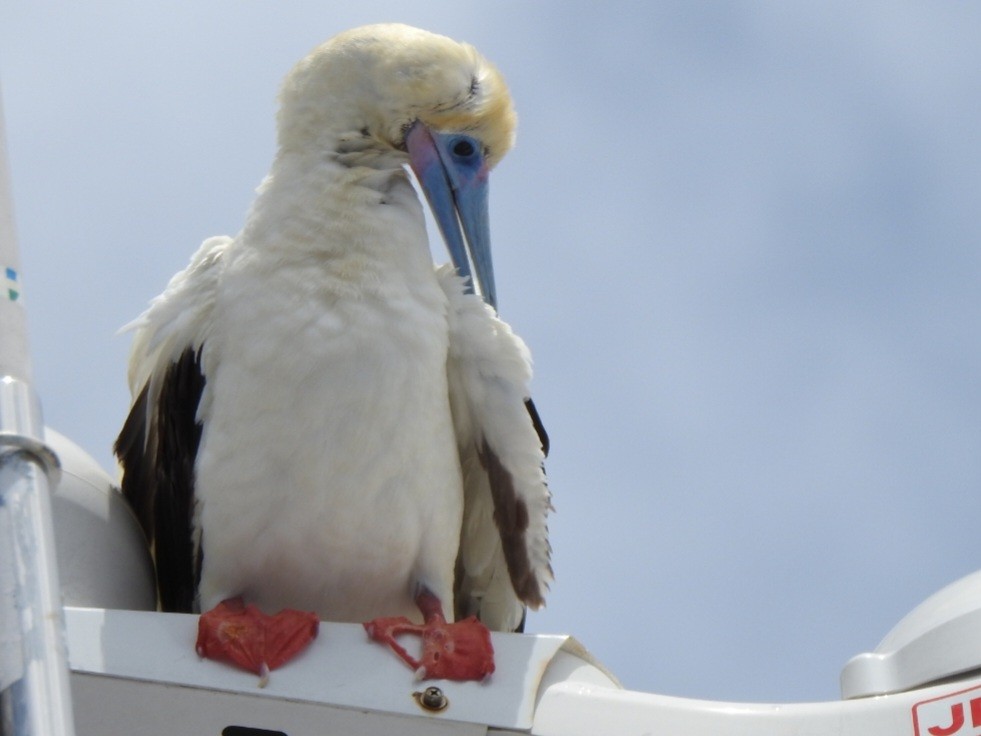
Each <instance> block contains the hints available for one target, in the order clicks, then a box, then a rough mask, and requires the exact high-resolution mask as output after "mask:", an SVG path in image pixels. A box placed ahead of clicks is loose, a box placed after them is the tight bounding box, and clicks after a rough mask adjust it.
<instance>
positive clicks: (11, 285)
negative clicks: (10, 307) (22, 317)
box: [4, 266, 20, 302]
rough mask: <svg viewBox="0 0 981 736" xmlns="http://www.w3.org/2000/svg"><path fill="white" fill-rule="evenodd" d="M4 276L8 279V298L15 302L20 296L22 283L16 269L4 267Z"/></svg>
mask: <svg viewBox="0 0 981 736" xmlns="http://www.w3.org/2000/svg"><path fill="white" fill-rule="evenodd" d="M4 277H5V279H6V289H7V298H8V299H9V300H10V301H12V302H15V301H17V300H18V299H19V298H20V284H19V283H18V282H17V271H16V269H13V268H10V266H7V268H5V269H4Z"/></svg>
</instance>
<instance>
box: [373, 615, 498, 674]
mask: <svg viewBox="0 0 981 736" xmlns="http://www.w3.org/2000/svg"><path fill="white" fill-rule="evenodd" d="M364 628H365V631H367V632H368V636H369V637H370V638H371V639H373V640H374V641H377V642H379V643H381V644H387V645H388V646H389V647H390V648H391V649H392V651H394V652H395V654H396V655H397V656H398V657H399V658H400V659H402V661H404V662H405V663H406V664H407V665H409V667H411V668H412V669H413V670H414V671H415V675H416V679H417V680H483V679H485V678H486V677H488V676H490V675H491V673H493V672H494V647H493V645H492V644H491V638H490V631H489V630H488V628H487V627H486V626H484V625H483V624H482V623H480V621H478V620H477V619H476V617H474V616H470V617H469V618H466V619H464V620H463V621H457V622H456V623H447V622H446V621H444V620H442V617H441V616H440V617H434V618H433V619H431V620H429V621H427V622H426V623H424V624H414V623H412V622H411V621H409V619H407V618H405V617H404V616H398V617H394V618H377V619H374V620H373V621H368V622H367V623H365V624H364ZM402 634H414V635H416V636H419V637H421V638H422V656H421V657H420V658H419V659H416V658H415V657H413V656H412V655H411V654H409V653H408V652H407V651H406V650H405V648H404V647H403V646H402V645H401V644H399V643H398V641H397V640H396V637H397V636H400V635H402Z"/></svg>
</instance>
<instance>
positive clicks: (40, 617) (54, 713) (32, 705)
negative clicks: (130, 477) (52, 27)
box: [0, 105, 75, 736]
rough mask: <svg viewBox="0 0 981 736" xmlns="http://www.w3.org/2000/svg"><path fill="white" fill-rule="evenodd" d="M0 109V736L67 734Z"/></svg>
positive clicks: (36, 418) (43, 459)
mask: <svg viewBox="0 0 981 736" xmlns="http://www.w3.org/2000/svg"><path fill="white" fill-rule="evenodd" d="M9 170H10V169H9V165H8V162H7V148H6V136H5V131H4V119H3V108H2V105H0V735H2V736H73V734H74V733H75V728H74V725H73V720H72V705H71V693H70V691H69V687H68V658H67V654H66V650H65V625H64V613H63V611H62V607H61V590H60V587H59V584H58V570H57V563H56V560H55V547H54V530H53V527H52V521H51V499H50V486H53V485H54V484H55V483H56V482H57V474H58V461H57V458H56V457H55V455H54V453H53V452H52V451H51V450H50V448H48V446H47V445H46V444H45V443H44V424H43V422H42V420H41V406H40V403H39V401H38V398H37V394H36V393H35V392H34V389H33V388H32V386H31V361H30V355H29V353H28V344H27V318H26V314H25V311H24V299H23V292H22V288H21V283H22V282H21V275H20V259H19V257H18V253H17V242H16V239H15V236H14V218H13V199H12V197H11V192H10V174H9Z"/></svg>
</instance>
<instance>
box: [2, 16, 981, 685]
mask: <svg viewBox="0 0 981 736" xmlns="http://www.w3.org/2000/svg"><path fill="white" fill-rule="evenodd" d="M348 5H349V7H337V5H336V4H327V3H322V2H320V3H314V2H293V3H259V2H231V1H228V2H200V1H198V2H173V3H168V4H167V5H166V6H165V7H164V6H159V7H157V6H154V7H148V6H145V4H135V3H125V2H122V1H121V0H107V1H106V2H101V3H87V4H81V3H78V4H75V3H45V2H38V3H31V4H26V3H15V2H13V1H12V0H0V82H2V85H3V96H4V107H5V111H6V122H7V139H8V147H9V154H10V159H11V166H12V179H13V189H14V196H15V205H16V215H17V225H18V233H19V238H20V243H21V250H22V259H23V266H24V278H25V282H26V284H25V286H26V299H27V304H28V308H29V319H30V327H31V340H32V344H33V348H34V362H35V378H36V383H37V387H38V389H39V391H40V393H41V397H42V400H43V403H44V408H45V415H46V419H47V421H48V423H49V424H50V425H51V426H53V427H55V428H56V429H58V430H60V431H61V432H63V433H65V434H67V435H68V436H69V437H71V438H73V439H74V440H75V441H76V442H78V443H79V444H81V445H82V446H83V447H85V448H86V449H87V450H88V451H89V452H90V453H91V454H92V455H93V456H94V457H96V459H98V460H99V461H100V462H101V463H102V464H104V465H105V466H107V467H111V456H110V450H109V448H110V445H111V442H112V440H113V438H114V436H115V433H116V431H117V429H118V427H119V425H120V423H121V421H122V419H123V417H124V415H125V412H126V409H127V403H128V396H127V392H126V388H125V359H126V351H127V347H128V338H127V337H125V336H118V335H117V334H116V330H117V329H118V328H119V327H120V326H121V325H122V324H124V323H125V322H127V321H129V320H130V319H131V318H132V317H134V316H135V315H136V314H138V313H139V312H140V311H141V310H142V309H143V308H144V306H145V304H146V303H147V301H148V300H149V299H150V298H151V297H153V296H154V295H156V294H157V293H159V292H160V291H161V289H162V288H163V286H164V284H165V283H166V281H167V279H168V278H169V277H170V276H171V274H172V273H173V272H174V271H176V270H177V269H179V268H181V267H183V265H184V264H185V263H186V261H187V259H188V257H189V256H190V254H191V252H192V251H193V250H194V249H195V248H196V247H197V245H198V244H199V243H200V242H201V241H202V240H203V239H204V238H205V237H207V236H210V235H214V234H220V233H229V234H234V233H235V232H236V231H237V230H238V228H239V227H240V226H241V224H242V221H243V216H244V213H245V211H246V209H247V207H248V205H249V203H250V201H251V198H252V193H253V190H254V188H255V186H256V185H257V184H258V183H259V181H260V179H261V178H262V176H263V175H264V174H265V172H266V170H267V168H268V165H269V163H270V161H271V157H272V153H273V116H274V113H275V95H276V91H277V87H278V84H279V81H280V80H281V78H282V77H283V75H284V74H285V73H286V71H287V70H288V69H289V68H290V66H291V65H292V64H293V62H294V61H296V60H297V59H298V58H300V57H301V56H302V55H303V54H305V53H306V52H307V51H308V50H309V49H310V48H311V47H313V46H314V45H316V44H317V43H319V42H320V41H322V40H325V39H326V38H328V37H330V36H332V35H333V34H334V33H336V32H339V31H341V30H344V29H346V28H349V27H352V26H355V25H360V24H363V23H369V22H378V21H388V20H398V21H402V22H407V23H411V24H414V25H418V26H421V27H424V28H428V29H430V30H433V31H438V32H441V33H445V34H447V35H450V36H453V37H455V38H458V39H461V40H467V41H469V42H471V43H473V44H474V45H475V46H477V47H478V48H479V49H480V50H481V51H482V52H483V53H484V54H485V55H487V56H488V57H489V58H491V59H492V60H494V61H495V63H496V64H497V65H498V66H499V67H500V68H501V69H502V71H503V72H504V74H505V76H506V77H507V79H508V81H509V83H510V85H511V89H512V92H513V94H514V97H515V100H516V105H517V109H518V113H519V118H520V121H519V134H518V145H517V147H516V148H515V150H514V151H513V152H512V153H511V154H510V155H509V157H508V158H507V159H506V160H505V161H504V162H503V163H502V164H501V165H500V166H499V167H498V169H497V170H496V171H495V173H494V176H493V178H492V184H491V186H492V194H491V207H492V212H491V217H492V234H493V239H494V249H495V269H496V272H497V282H498V295H499V302H500V308H501V313H502V316H504V318H505V319H507V320H508V321H509V322H511V323H512V325H513V326H514V327H515V329H516V330H517V331H518V332H519V333H520V334H521V335H522V336H523V337H524V338H525V339H526V341H527V342H528V343H529V345H530V346H531V348H532V351H533V353H534V356H535V361H536V378H535V383H534V389H535V398H536V402H537V404H538V406H539V409H540V411H541V413H542V415H543V419H544V421H545V423H546V426H547V427H548V429H549V432H550V434H551V437H552V448H553V450H552V456H551V458H550V460H549V463H548V471H549V476H550V483H551V487H552V488H553V491H554V493H555V503H556V506H557V508H558V512H557V514H556V515H555V517H554V519H553V521H552V524H551V528H552V537H553V544H554V547H555V568H556V573H557V579H556V582H555V585H554V587H553V591H552V594H551V596H550V598H549V605H548V608H547V609H546V610H545V611H544V612H542V613H539V614H536V615H535V616H533V617H532V618H531V622H530V628H531V629H532V630H534V631H538V632H561V633H572V634H574V635H575V636H577V637H578V638H579V639H580V640H581V641H583V642H584V643H585V644H586V646H587V647H588V648H590V649H591V650H592V651H593V652H594V653H595V654H596V655H597V656H598V657H599V658H600V659H601V660H602V661H603V662H604V663H606V664H607V665H608V666H609V667H610V668H611V669H612V670H613V671H614V672H615V673H617V674H618V675H619V676H620V678H621V679H622V680H623V681H624V682H625V684H626V685H627V686H629V687H632V688H635V689H641V690H648V691H654V692H659V693H664V694H671V695H681V696H687V697H698V698H710V699H724V700H753V701H801V700H824V699H834V698H836V697H837V696H838V680H837V678H838V673H839V670H840V668H841V667H842V665H843V664H844V663H845V662H846V661H847V660H848V658H849V657H851V656H852V655H854V654H858V653H859V652H862V651H867V650H870V649H872V648H873V647H874V646H875V645H876V644H877V643H878V641H879V640H880V639H881V638H882V637H883V636H884V635H885V634H886V633H887V631H888V630H889V629H890V628H891V627H892V626H893V625H894V624H895V623H896V622H897V621H898V620H899V619H900V618H901V617H902V616H903V615H904V614H905V613H906V612H908V611H909V610H910V609H911V608H912V607H913V606H915V605H916V604H917V603H918V602H920V601H921V600H923V599H924V598H925V597H926V596H928V595H930V594H931V593H933V592H934V591H936V590H937V589H939V588H940V587H942V586H943V585H945V584H947V583H949V582H951V581H953V580H955V579H957V578H959V577H961V576H963V575H966V574H968V573H970V572H972V571H974V570H976V569H977V568H978V567H979V566H981V545H979V543H978V535H977V532H976V519H978V518H981V411H979V408H981V381H979V376H981V341H979V328H978V325H979V323H981V289H979V285H981V249H979V242H981V215H979V214H978V211H979V206H978V203H979V202H981V135H978V120H979V117H981V75H979V74H978V69H979V68H981V44H978V41H977V39H978V38H979V37H981V5H978V4H975V3H968V2H951V3H943V4H939V3H930V2H925V1H924V2H846V1H844V0H842V1H832V2H825V3H817V4H815V3H803V2H801V3H796V2H795V3H783V2H772V3H763V2H759V3H748V2H747V3H735V2H732V3H730V2H704V3H688V2H657V3H605V4H597V3H585V2H562V3H559V2H542V3H519V2H501V3H493V4H490V3H487V4H477V3H468V2H456V3H447V2H430V3H426V4H424V5H423V4H416V6H414V7H413V6H406V5H405V4H404V3H392V2H381V1H377V2H371V1H370V0H369V1H366V2H361V3H357V4H356V5H357V7H353V6H354V5H355V4H348ZM436 252H438V253H439V254H440V256H441V257H442V253H441V252H440V251H439V250H437V251H436Z"/></svg>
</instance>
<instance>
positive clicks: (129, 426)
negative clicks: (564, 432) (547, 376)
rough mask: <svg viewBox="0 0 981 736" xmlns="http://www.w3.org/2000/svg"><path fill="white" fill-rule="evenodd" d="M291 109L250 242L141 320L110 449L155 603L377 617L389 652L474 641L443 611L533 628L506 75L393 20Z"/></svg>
mask: <svg viewBox="0 0 981 736" xmlns="http://www.w3.org/2000/svg"><path fill="white" fill-rule="evenodd" d="M280 102H281V109H280V112H279V116H278V151H277V154H276V157H275V160H274V162H273V165H272V170H271V173H270V174H269V175H268V177H267V178H266V179H265V181H264V182H263V183H262V185H261V186H260V188H259V190H258V193H257V197H256V200H255V202H254V203H253V205H252V208H251V210H250V212H249V214H248V217H247V220H246V222H245V225H244V227H243V228H242V230H241V232H240V233H239V234H238V235H237V236H235V237H234V238H231V237H216V238H211V239H209V240H206V241H205V242H204V244H203V245H202V246H201V247H200V249H199V250H198V251H197V252H196V253H195V254H194V256H193V257H192V258H191V261H190V264H189V265H188V266H187V267H186V268H185V269H184V270H183V271H181V272H179V273H178V274H177V275H175V276H174V277H173V279H171V281H170V283H169V284H168V286H167V288H166V289H165V290H164V292H163V294H161V295H160V296H158V297H157V298H156V299H154V300H153V301H152V302H151V304H150V307H149V308H148V309H147V310H146V311H145V312H144V313H143V314H142V315H141V316H140V317H139V318H138V319H136V320H135V321H134V322H133V323H132V325H131V327H132V328H133V329H134V330H135V336H134V340H133V347H132V354H131V359H130V366H129V384H130V389H131V391H132V395H133V404H132V407H131V409H130V413H129V416H128V418H127V420H126V423H125V425H124V427H123V429H122V432H121V433H120V435H119V438H118V440H117V441H116V446H115V449H116V453H117V455H118V457H119V459H120V462H121V465H122V467H123V479H122V487H123V492H124V494H125V496H126V498H127V499H128V500H129V501H130V503H131V504H132V506H133V508H134V509H135V511H136V513H137V515H138V517H139V519H140V522H141V524H142V526H143V528H144V530H145V531H146V533H147V536H148V538H149V540H150V542H151V544H152V547H153V552H154V558H155V561H156V571H157V581H158V588H159V594H160V605H161V608H162V609H163V610H167V611H194V610H207V609H210V608H212V607H214V606H216V605H218V604H219V603H220V602H221V601H223V600H226V599H229V598H235V597H241V598H242V599H244V601H246V602H247V603H249V604H255V605H256V606H258V607H259V608H260V609H264V610H267V611H273V610H278V609H280V608H284V607H288V608H295V609H302V610H309V611H313V612H315V613H316V614H317V615H318V616H320V617H321V618H323V619H326V620H333V621H361V622H365V621H369V620H371V621H370V622H369V623H368V624H366V629H367V630H368V632H369V634H371V635H372V636H374V637H375V638H378V639H379V640H383V641H387V642H388V643H390V644H393V645H394V638H393V637H394V635H395V634H397V633H400V632H403V631H406V630H410V629H406V628H405V627H406V626H415V625H416V624H419V623H420V622H421V624H422V629H420V630H419V631H422V630H423V629H425V627H427V626H433V627H444V628H443V629H441V631H443V632H444V633H445V632H446V631H449V632H451V633H450V634H448V635H449V636H450V637H451V638H452V636H453V635H454V634H453V633H452V632H454V631H459V632H460V633H459V635H458V636H459V638H460V640H461V648H462V649H466V648H467V647H466V645H465V644H464V643H463V640H465V639H467V638H468V637H470V636H471V635H472V633H473V632H472V631H471V630H466V631H465V630H463V629H462V628H461V629H454V628H453V625H449V626H447V625H445V624H443V623H442V621H443V619H444V618H445V619H446V620H449V621H451V622H452V621H453V620H454V619H456V620H458V621H459V620H460V619H462V618H464V617H468V616H476V617H478V618H479V619H480V621H482V622H483V623H484V624H486V626H488V627H490V628H491V629H495V630H502V631H514V630H517V629H520V627H521V626H522V624H523V619H524V611H525V607H527V606H530V607H532V608H537V607H539V606H540V605H542V603H543V601H544V594H545V592H546V590H547V588H548V585H549V582H550V581H551V578H552V571H551V566H550V561H549V557H550V547H549V544H548V536H547V528H546V521H547V515H548V512H549V510H550V509H551V503H550V494H549V491H548V488H547V485H546V481H545V476H544V471H543V466H542V464H543V460H544V455H545V453H546V452H547V438H546V435H545V433H544V430H543V429H542V425H541V422H540V421H539V419H538V415H537V413H536V411H535V407H534V405H533V404H532V403H531V400H530V398H529V388H528V384H529V381H530V378H531V369H530V357H529V353H528V351H527V348H526V347H525V345H524V343H523V342H522V341H521V340H520V338H518V337H517V336H516V335H515V334H514V333H513V332H512V330H511V329H510V327H509V326H508V325H507V324H506V323H504V322H503V321H501V320H500V319H499V318H498V316H497V313H496V298H495V290H494V276H493V270H492V268H491V259H490V245H489V228H488V218H487V176H488V172H489V171H490V169H491V168H492V167H493V166H494V165H495V164H496V163H497V162H498V161H500V159H501V157H502V156H503V155H504V154H505V153H506V152H507V150H508V149H509V148H510V146H511V144H512V142H513V137H514V127H515V115H514V112H513V108H512V103H511V99H510V96H509V94H508V91H507V88H506V86H505V83H504V80H503V78H502V77H501V75H500V73H499V72H498V71H497V70H496V69H495V68H494V67H493V66H491V65H490V64H489V63H488V62H487V61H486V60H484V59H483V58H482V57H481V56H480V55H479V54H478V53H477V52H476V51H475V50H474V49H473V48H472V47H470V46H468V45H465V44H461V43H457V42H455V41H453V40H451V39H448V38H446V37H443V36H438V35H434V34H431V33H428V32H425V31H421V30H417V29H414V28H410V27H407V26H402V25H377V26H367V27H364V28H358V29H355V30H352V31H349V32H346V33H343V34H341V35H339V36H337V37H335V38H334V39H332V40H330V41H328V42H327V43H325V44H323V45H322V46H320V47H318V48H317V49H315V50H314V51H313V52H312V53H311V54H310V55H309V56H307V57H306V58H305V59H303V60H302V61H301V62H300V63H299V64H297V66H296V67H294V69H293V70H292V71H291V72H290V74H289V75H288V76H287V78H286V80H285V82H284V85H283V88H282V92H281V96H280ZM406 166H408V167H409V168H411V169H412V171H413V172H414V173H415V176H416V179H417V181H418V182H419V184H420V187H421V188H422V190H423V192H424V193H425V195H426V198H427V199H428V202H429V205H430V208H431V210H432V212H433V215H434V217H435V219H436V221H437V223H438V224H439V228H440V231H441V233H442V236H443V239H444V240H445V242H446V245H447V248H448V250H449V253H450V256H451V259H452V264H451V265H444V266H440V267H435V266H434V264H433V262H432V259H431V256H430V252H429V245H428V238H427V235H426V230H425V221H424V215H423V210H422V206H421V203H420V200H419V198H418V197H417V195H416V192H415V190H414V188H413V186H412V183H411V181H410V178H409V176H408V173H407V171H406ZM473 282H476V283H475V284H474V283H473ZM475 288H476V290H477V291H478V292H479V295H478V294H477V293H474V291H475ZM481 297H482V298H481ZM402 617H404V618H402ZM406 619H408V620H406ZM410 622H412V623H411V624H410ZM457 626H461V627H462V624H457ZM442 635H443V634H442V633H441V634H440V636H442ZM423 636H424V639H425V634H423ZM488 641H489V638H488ZM396 646H397V645H396ZM402 654H404V652H403V653H402ZM400 656H401V655H400ZM404 658H406V661H409V662H410V664H413V666H415V665H419V661H418V660H413V659H412V658H411V657H409V656H408V655H405V656H404ZM422 666H425V665H424V664H423V665H422ZM481 666H482V665H475V666H474V668H473V669H472V671H471V670H466V673H467V674H469V675H471V676H474V677H479V676H482V675H483V674H486V671H479V670H480V667H481ZM492 667H493V666H492V665H491V669H492ZM429 674H430V675H431V674H432V673H429Z"/></svg>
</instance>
